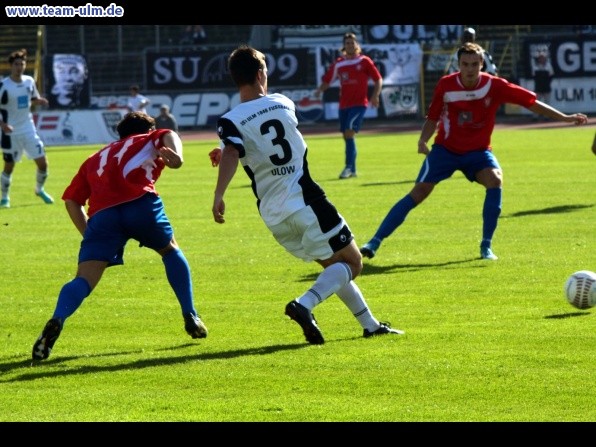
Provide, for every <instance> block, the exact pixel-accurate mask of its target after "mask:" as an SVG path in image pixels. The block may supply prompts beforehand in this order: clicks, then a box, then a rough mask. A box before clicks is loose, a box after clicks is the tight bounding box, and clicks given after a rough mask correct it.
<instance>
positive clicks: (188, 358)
mask: <svg viewBox="0 0 596 447" xmlns="http://www.w3.org/2000/svg"><path fill="white" fill-rule="evenodd" d="M189 346H197V345H196V344H194V343H185V344H184V345H180V346H174V347H171V348H164V349H161V351H171V350H175V349H181V348H187V347H189ZM309 346H311V345H309V344H308V343H299V344H297V343H295V344H290V345H272V346H262V347H258V348H248V349H236V350H231V351H222V352H212V353H204V354H197V355H182V356H174V357H160V358H151V359H142V360H137V361H133V362H129V363H124V362H123V363H120V364H118V365H108V366H83V367H76V368H70V367H69V369H66V370H60V371H48V370H47V369H46V370H44V369H43V367H44V366H46V365H47V366H57V365H60V364H61V363H65V362H68V361H70V360H79V359H80V358H81V357H86V358H92V357H116V356H122V355H131V354H132V355H134V354H142V352H143V350H138V351H129V352H118V353H106V354H95V355H85V356H70V357H57V358H50V359H48V360H43V361H37V362H34V363H32V362H31V360H30V359H28V360H14V361H8V362H6V363H0V373H2V374H6V373H7V372H10V371H12V370H15V369H22V368H28V369H29V370H30V371H35V372H27V373H25V374H21V375H20V376H18V377H15V378H12V379H9V380H0V382H25V381H30V380H37V379H43V378H47V377H58V376H69V375H81V374H95V373H98V372H110V371H122V370H130V369H136V370H141V369H145V368H155V367H161V366H169V365H179V364H184V363H188V362H196V361H197V360H204V361H206V360H219V359H231V358H235V357H244V356H251V355H267V354H273V353H275V352H279V351H289V350H295V349H302V348H306V347H309ZM21 359H22V357H21Z"/></svg>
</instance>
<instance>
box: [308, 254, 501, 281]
mask: <svg viewBox="0 0 596 447" xmlns="http://www.w3.org/2000/svg"><path fill="white" fill-rule="evenodd" d="M474 261H479V263H480V264H479V265H478V266H477V267H479V268H485V267H486V266H488V265H489V264H492V262H487V261H485V260H483V259H480V257H477V258H470V259H462V260H461V261H448V262H433V263H425V264H393V265H373V264H366V263H365V264H364V267H363V268H362V273H361V275H375V274H379V273H392V272H395V271H418V270H421V269H426V268H436V267H449V266H455V265H458V264H469V263H470V262H474ZM320 273H321V271H318V272H315V273H309V274H308V275H304V276H303V277H302V278H301V279H299V280H298V281H300V282H314V281H315V280H316V279H317V277H318V276H319V274H320Z"/></svg>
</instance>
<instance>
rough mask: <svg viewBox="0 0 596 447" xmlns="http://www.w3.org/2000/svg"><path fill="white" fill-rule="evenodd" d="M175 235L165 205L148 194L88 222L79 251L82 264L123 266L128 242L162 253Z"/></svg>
mask: <svg viewBox="0 0 596 447" xmlns="http://www.w3.org/2000/svg"><path fill="white" fill-rule="evenodd" d="M173 236H174V230H173V229H172V226H171V225H170V221H169V220H168V218H167V216H166V214H165V211H164V206H163V202H162V201H161V198H160V197H159V196H156V195H155V194H153V193H147V194H145V195H144V196H142V197H140V198H138V199H136V200H133V201H132V202H126V203H122V204H120V205H117V206H113V207H111V208H106V209H104V210H101V211H99V212H97V213H95V214H94V215H93V216H91V218H90V219H89V221H88V222H87V229H86V230H85V234H84V235H83V241H82V242H81V248H80V250H79V264H80V263H81V262H84V261H107V262H108V266H111V265H122V264H124V260H123V259H122V256H123V254H124V247H125V245H126V243H127V242H128V240H129V239H135V240H136V241H138V242H139V247H149V248H152V249H153V250H161V249H162V248H164V247H166V246H167V245H168V244H169V243H170V241H171V240H172V238H173Z"/></svg>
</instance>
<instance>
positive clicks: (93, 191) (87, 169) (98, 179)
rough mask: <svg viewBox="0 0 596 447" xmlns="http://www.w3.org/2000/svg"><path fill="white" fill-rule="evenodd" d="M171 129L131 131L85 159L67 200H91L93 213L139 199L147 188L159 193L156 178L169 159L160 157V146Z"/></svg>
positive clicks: (69, 188)
mask: <svg viewBox="0 0 596 447" xmlns="http://www.w3.org/2000/svg"><path fill="white" fill-rule="evenodd" d="M168 132H170V130H168V129H158V130H154V131H151V132H149V133H146V134H138V135H131V136H129V137H127V138H123V139H121V140H118V141H114V142H113V143H110V144H108V145H107V146H106V147H104V148H103V149H101V150H100V151H98V152H96V153H94V154H92V155H91V156H89V158H87V160H85V161H84V162H83V164H82V165H81V167H80V168H79V171H78V172H77V174H76V175H75V176H74V177H73V179H72V181H71V182H70V185H68V186H67V187H66V189H65V190H64V194H62V199H63V200H68V199H70V200H74V201H75V202H77V203H78V204H80V205H81V206H85V203H87V202H89V209H88V211H87V215H88V216H89V217H91V216H93V214H95V213H97V212H98V211H101V210H103V209H105V208H110V207H112V206H116V205H119V204H121V203H125V202H130V201H131V200H135V199H138V198H139V197H141V196H142V195H144V194H145V193H147V192H153V193H155V194H157V191H156V190H155V182H156V181H157V179H158V178H159V176H160V175H161V171H162V170H163V168H164V167H165V163H164V162H163V160H162V159H161V158H158V155H159V154H158V152H157V149H156V148H158V147H161V146H163V142H162V137H163V135H164V134H165V133H168Z"/></svg>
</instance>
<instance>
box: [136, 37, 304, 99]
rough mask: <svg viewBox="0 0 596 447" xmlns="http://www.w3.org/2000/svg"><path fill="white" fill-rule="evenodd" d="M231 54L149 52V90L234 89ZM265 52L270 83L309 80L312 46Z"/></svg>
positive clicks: (219, 52)
mask: <svg viewBox="0 0 596 447" xmlns="http://www.w3.org/2000/svg"><path fill="white" fill-rule="evenodd" d="M229 55H230V52H229V51H202V50H195V51H186V52H184V51H171V52H165V51H160V52H151V51H149V52H147V54H146V57H145V74H146V79H147V90H148V91H163V90H185V91H188V90H189V89H192V90H200V89H234V88H235V86H234V84H233V82H232V79H231V78H230V74H229V73H228V69H227V63H228V56H229ZM265 55H266V56H267V69H268V72H267V75H268V78H269V84H270V85H276V86H291V85H294V86H300V85H305V84H307V83H308V72H307V67H308V49H306V48H294V49H284V50H279V49H271V50H269V51H267V52H265Z"/></svg>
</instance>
